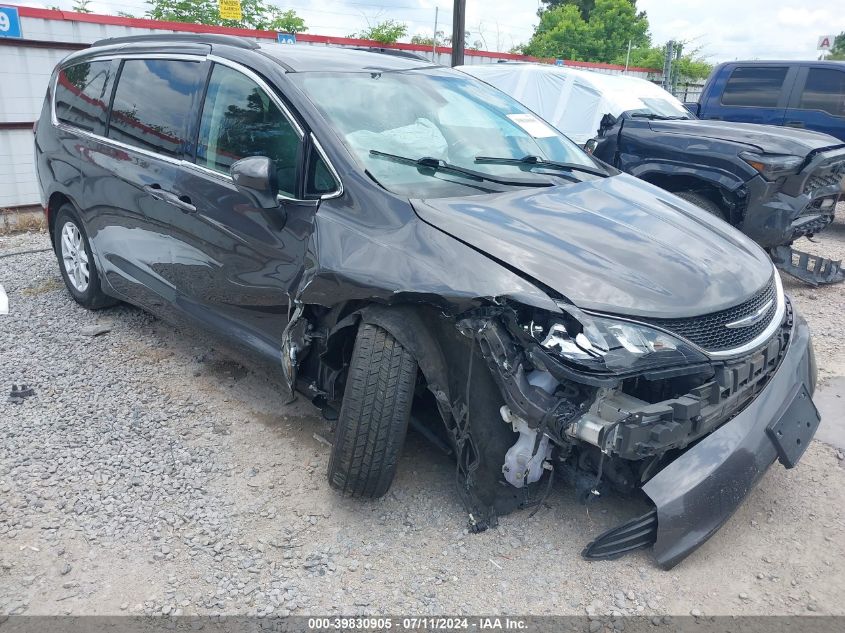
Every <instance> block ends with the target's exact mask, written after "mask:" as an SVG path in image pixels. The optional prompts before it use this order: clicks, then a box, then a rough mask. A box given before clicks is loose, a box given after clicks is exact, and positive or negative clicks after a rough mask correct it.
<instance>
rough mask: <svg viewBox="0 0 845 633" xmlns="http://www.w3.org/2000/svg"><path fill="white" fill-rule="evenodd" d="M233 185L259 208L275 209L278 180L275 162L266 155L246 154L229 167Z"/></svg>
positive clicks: (277, 206) (277, 204) (276, 205)
mask: <svg viewBox="0 0 845 633" xmlns="http://www.w3.org/2000/svg"><path fill="white" fill-rule="evenodd" d="M229 172H230V173H231V174H232V181H233V182H234V183H235V187H237V188H238V191H240V192H241V193H242V194H244V195H245V196H247V197H248V198H250V199H251V200H252V201H253V202H254V203H255V206H257V207H259V208H260V209H277V208H279V201H278V199H277V197H276V196H278V194H279V180H278V175H277V174H276V164H275V162H274V161H272V160H271V159H269V158H267V157H266V156H248V157H246V158H242V159H240V160H239V161H237V162H235V163H233V164H232V166H231V167H230V168H229Z"/></svg>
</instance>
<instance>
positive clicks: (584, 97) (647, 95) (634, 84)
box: [457, 63, 690, 145]
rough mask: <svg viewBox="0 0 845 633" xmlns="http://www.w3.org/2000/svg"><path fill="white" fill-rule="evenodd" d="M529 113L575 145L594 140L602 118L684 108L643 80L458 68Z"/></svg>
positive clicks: (510, 67) (522, 68)
mask: <svg viewBox="0 0 845 633" xmlns="http://www.w3.org/2000/svg"><path fill="white" fill-rule="evenodd" d="M457 68H458V70H461V71H463V72H465V73H467V74H470V75H472V76H474V77H477V78H478V79H481V80H482V81H485V82H487V83H489V84H492V85H493V86H495V87H496V88H498V89H499V90H501V91H503V92H505V93H507V94H509V95H510V96H512V97H513V98H514V99H516V100H517V101H519V102H521V103H522V104H523V105H525V106H526V107H528V108H529V109H531V110H533V111H534V112H536V113H537V114H539V115H540V116H541V117H543V118H544V119H545V120H546V121H548V122H549V123H551V124H552V125H554V126H555V127H556V128H557V129H558V130H560V131H561V132H563V133H564V134H566V135H567V136H568V137H569V138H571V139H572V140H573V141H575V142H576V143H578V144H579V145H584V143H586V142H587V141H588V140H590V139H591V138H593V137H594V136H596V134H597V132H598V129H599V123H600V122H601V120H602V117H603V116H604V115H605V114H610V115H613V116H614V117H618V116H619V115H620V114H622V113H623V112H627V111H640V110H641V111H643V112H656V113H658V114H661V115H664V116H680V117H688V116H690V114H689V112H688V111H687V109H686V108H684V105H683V104H682V103H681V102H680V101H678V99H676V98H675V97H673V96H672V95H671V94H669V93H668V92H666V91H665V90H663V88H661V87H660V86H657V85H655V84H653V83H651V82H650V81H646V80H645V79H639V78H637V77H627V76H624V75H606V74H602V73H597V72H592V71H589V70H577V69H575V68H567V67H566V66H551V65H549V64H525V63H514V64H485V65H476V66H458V67H457Z"/></svg>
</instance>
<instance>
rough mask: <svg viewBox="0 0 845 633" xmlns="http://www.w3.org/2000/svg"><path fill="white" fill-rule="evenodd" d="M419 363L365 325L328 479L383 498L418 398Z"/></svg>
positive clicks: (355, 352) (354, 493)
mask: <svg viewBox="0 0 845 633" xmlns="http://www.w3.org/2000/svg"><path fill="white" fill-rule="evenodd" d="M416 377H417V363H416V361H415V360H414V357H413V356H411V354H410V352H408V350H406V349H405V348H404V347H402V345H400V344H399V342H398V341H397V340H396V339H395V338H393V336H391V335H390V333H389V332H387V331H386V330H384V329H382V328H380V327H378V326H375V325H370V324H368V323H363V324H361V326H360V328H359V329H358V336H357V338H356V339H355V347H354V349H353V351H352V360H351V362H350V364H349V374H348V376H347V379H346V388H345V390H344V393H343V402H342V403H341V407H340V415H339V416H338V420H337V427H336V428H335V435H334V444H333V446H332V455H331V460H330V461H329V473H328V474H329V483H330V484H331V485H332V487H334V488H336V489H337V490H339V491H341V492H342V493H344V494H346V495H349V496H353V497H371V498H375V497H380V496H382V495H383V494H384V493H386V492H387V490H388V488H390V484H391V482H392V481H393V477H394V475H395V474H396V466H397V463H398V461H399V455H400V454H401V452H402V445H403V444H404V442H405V434H406V432H407V430H408V421H409V420H410V417H411V405H412V404H413V399H414V386H415V383H416Z"/></svg>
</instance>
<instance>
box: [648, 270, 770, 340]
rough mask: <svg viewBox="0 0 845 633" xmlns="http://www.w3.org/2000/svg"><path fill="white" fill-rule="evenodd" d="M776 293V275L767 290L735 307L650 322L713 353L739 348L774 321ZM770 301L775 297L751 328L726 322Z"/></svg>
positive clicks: (651, 320)
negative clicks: (688, 316) (685, 317)
mask: <svg viewBox="0 0 845 633" xmlns="http://www.w3.org/2000/svg"><path fill="white" fill-rule="evenodd" d="M776 295H777V290H776V287H775V279H774V277H772V279H771V281H769V284H768V285H767V286H766V287H765V288H764V289H763V290H761V291H760V292H758V293H757V294H756V295H754V296H753V297H751V299H749V300H748V301H745V302H744V303H741V304H739V305H738V306H734V307H733V308H727V309H726V310H720V311H719V312H713V313H711V314H705V315H703V316H698V317H690V318H687V319H650V320H649V323H651V324H653V325H656V326H658V327H661V328H663V329H664V330H669V331H670V332H674V333H675V334H677V335H678V336H680V337H682V338H685V339H686V340H688V341H690V342H692V343H695V344H696V345H698V346H699V347H701V348H702V349H705V350H707V351H709V352H720V351H725V350H730V349H735V348H737V347H741V346H743V345H745V344H746V343H750V342H751V341H753V340H754V339H755V338H757V337H758V336H759V335H760V334H761V333H762V332H763V330H765V329H766V327H767V326H768V325H769V324H770V323H771V322H772V319H773V318H774V315H775V312H776V311H777V296H776ZM770 300H773V301H772V305H771V307H770V308H769V309H768V310H767V312H766V314H765V316H764V317H763V318H762V319H760V320H759V321H758V322H757V323H755V324H753V325H750V326H748V327H740V328H728V327H725V324H726V323H733V322H734V321H738V320H739V319H742V318H744V317H747V316H749V315H751V314H754V313H755V312H756V311H757V310H759V309H760V308H762V307H763V306H764V305H765V304H766V303H767V302H769V301H770Z"/></svg>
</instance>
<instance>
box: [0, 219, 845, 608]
mask: <svg viewBox="0 0 845 633" xmlns="http://www.w3.org/2000/svg"><path fill="white" fill-rule="evenodd" d="M47 246H48V240H47V237H46V236H45V235H43V234H25V235H17V236H12V237H6V238H0V283H2V284H3V285H4V286H5V287H6V291H7V292H8V294H9V298H10V304H11V314H10V315H8V316H0V389H2V390H3V393H2V394H0V428H2V437H3V441H2V444H1V445H0V614H12V613H26V614H70V613H72V614H120V613H131V614H180V613H183V614H195V613H196V614H209V613H212V614H216V613H226V614H267V613H275V614H287V613H294V614H341V613H342V614H355V613H361V614H363V613H372V614H385V613H393V614H401V613H410V614H417V615H418V614H436V613H467V614H469V613H489V612H491V611H494V612H499V613H502V614H508V613H510V614H547V613H553V614H582V615H583V614H585V613H586V614H602V615H603V614H611V613H619V614H644V615H652V616H656V615H664V614H689V613H691V612H694V613H695V614H699V613H701V614H706V615H716V614H791V613H808V612H811V613H819V614H821V613H831V614H845V600H843V597H845V563H843V561H845V469H844V468H843V467H844V466H845V461H842V455H841V454H840V453H838V452H837V451H836V450H835V449H833V448H831V447H830V446H827V445H825V444H822V443H820V442H814V443H813V444H812V445H811V446H810V447H809V449H808V451H807V453H806V454H805V456H804V458H803V459H802V461H801V464H800V466H799V467H798V468H797V469H795V470H792V471H786V470H785V469H783V468H781V467H779V466H776V467H774V468H772V469H770V471H769V472H768V473H767V475H766V476H765V477H764V479H763V481H762V482H761V484H760V485H759V486H758V487H757V488H756V489H755V490H754V491H753V492H752V493H751V494H750V495H749V497H748V499H747V500H746V502H745V504H744V505H743V506H742V507H741V508H740V509H739V511H738V512H737V513H736V514H735V515H734V517H733V518H732V519H731V520H730V521H729V522H728V523H727V524H726V525H725V527H723V528H722V530H721V531H720V532H719V533H717V534H716V535H715V536H714V537H713V538H712V539H711V540H710V541H709V542H708V543H707V544H705V545H704V546H703V547H702V548H701V549H700V550H698V552H696V553H695V554H694V555H693V556H691V557H690V558H688V559H687V560H686V561H685V562H683V563H682V564H681V565H680V566H678V567H676V568H675V569H673V570H672V571H669V572H665V571H661V570H660V569H659V568H657V567H656V566H655V565H654V563H653V561H652V559H651V558H650V555H649V553H648V552H647V551H644V552H638V553H635V554H633V555H629V556H627V557H625V558H623V559H620V560H617V561H613V562H601V563H587V562H585V561H583V560H582V559H581V558H580V557H579V552H580V550H581V548H582V547H583V545H584V544H585V543H586V542H587V541H589V540H590V539H591V538H592V537H594V536H596V535H597V534H598V533H600V532H601V531H603V530H605V529H607V528H608V527H611V526H612V525H614V524H616V523H618V522H619V521H621V520H623V519H624V518H627V517H628V516H631V515H632V514H633V512H634V511H635V510H637V508H635V507H633V505H632V504H631V503H630V502H628V501H626V500H624V499H621V498H614V497H608V498H601V499H599V500H597V501H596V502H595V503H593V504H591V505H590V506H583V505H580V504H578V503H577V502H576V501H575V499H574V494H573V493H572V491H571V490H568V489H567V488H566V487H565V486H563V485H560V486H557V487H556V488H555V489H554V490H553V491H552V493H551V495H550V496H549V499H548V506H549V507H547V508H544V509H543V510H541V511H540V512H539V513H538V514H537V515H536V516H534V517H533V518H530V517H529V516H528V515H529V513H528V512H520V513H516V514H514V515H511V516H508V517H504V518H503V519H502V520H501V523H500V526H499V527H498V528H497V529H494V530H489V531H487V532H486V533H484V534H480V535H469V534H467V533H466V531H465V525H466V517H465V514H464V512H463V511H462V508H461V506H460V503H459V501H458V499H457V496H456V494H455V492H454V490H453V481H454V470H453V468H454V467H453V465H452V464H451V462H450V461H449V460H448V459H447V458H446V457H444V456H443V455H441V454H439V453H438V452H437V451H436V450H435V449H433V448H432V447H431V446H430V445H429V444H427V443H425V442H424V441H423V440H421V439H420V438H419V437H417V436H415V435H414V434H413V433H412V434H411V435H410V436H409V439H408V444H407V446H406V450H405V452H404V455H403V457H402V460H401V463H400V467H399V474H398V477H397V480H396V481H395V483H394V485H393V487H392V489H391V491H390V492H389V493H388V495H386V497H385V498H383V499H381V500H378V501H371V502H361V501H351V500H346V499H342V498H339V497H338V496H337V495H336V494H334V493H333V492H332V491H331V489H330V488H329V486H328V483H327V481H326V478H325V471H326V466H327V463H328V456H329V447H328V445H327V442H326V441H325V440H324V439H323V437H324V436H325V435H326V432H327V431H326V426H325V424H324V423H323V422H322V421H321V419H320V417H319V415H318V414H317V411H316V410H315V409H314V408H313V407H312V406H311V405H310V404H309V403H307V402H305V401H304V400H303V399H302V398H300V399H299V400H297V401H296V402H294V403H293V404H291V405H285V404H284V402H285V399H286V394H285V393H284V389H283V388H282V387H281V386H280V382H279V380H278V378H277V377H276V376H275V375H274V372H273V371H272V370H271V369H270V368H266V367H262V366H259V365H257V364H255V363H254V362H250V361H248V360H247V359H245V358H242V357H240V356H239V355H238V354H237V353H234V352H232V351H230V350H224V349H221V348H219V347H217V346H216V343H214V342H212V341H210V340H208V339H207V338H205V337H204V336H203V335H202V334H200V333H197V332H188V331H179V330H176V329H174V328H173V327H172V326H170V325H167V324H165V323H162V322H160V321H158V320H156V319H154V318H153V317H151V316H149V315H147V314H145V313H143V312H141V311H139V310H137V309H135V308H132V307H128V306H118V307H116V308H112V309H109V310H106V311H101V312H99V313H91V312H87V311H85V310H84V309H82V308H81V307H79V306H77V305H76V304H75V303H74V302H73V301H72V300H71V299H70V297H69V295H68V294H67V293H66V291H65V290H64V288H63V285H62V281H61V278H60V276H59V273H58V268H57V264H56V261H55V258H54V256H53V254H52V252H42V253H35V254H28V255H18V256H13V257H7V258H3V257H2V253H8V252H12V251H19V250H28V249H38V248H46V247H47ZM800 246H801V248H805V249H807V250H809V249H811V248H812V249H819V251H820V252H823V253H825V254H828V255H836V256H837V257H845V224H843V222H842V221H840V222H839V223H837V224H836V225H835V226H834V227H832V229H831V230H829V231H828V232H827V233H825V234H823V235H822V236H821V237H820V238H819V243H817V244H810V243H807V244H802V245H800ZM786 286H787V288H788V290H789V292H791V293H792V294H793V295H794V296H795V299H796V301H797V303H798V305H799V308H800V309H801V311H802V312H803V313H804V314H805V316H806V317H807V318H808V320H809V322H810V325H811V327H812V329H813V332H814V334H815V344H816V349H817V351H818V359H819V365H820V368H821V372H822V376H823V377H825V378H828V379H829V378H831V377H833V376H837V375H839V376H842V375H845V350H844V349H843V346H842V344H841V331H842V327H843V324H845V287H843V286H839V287H827V288H820V289H815V290H813V289H808V288H804V287H802V286H800V285H798V284H794V283H792V282H791V281H786ZM96 325H104V326H106V328H107V329H108V328H110V330H109V331H108V332H106V333H104V334H102V335H99V336H90V335H88V334H90V330H87V328H91V327H92V326H96ZM86 332H88V334H86ZM19 383H25V384H27V385H30V386H31V387H33V389H34V392H35V393H34V395H33V396H32V397H29V398H26V399H25V400H24V401H23V403H21V404H13V403H10V402H8V401H7V399H6V397H5V396H6V393H7V392H8V390H9V389H10V386H11V385H12V384H19ZM838 423H840V424H842V423H845V422H844V421H843V420H841V419H840V420H838Z"/></svg>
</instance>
